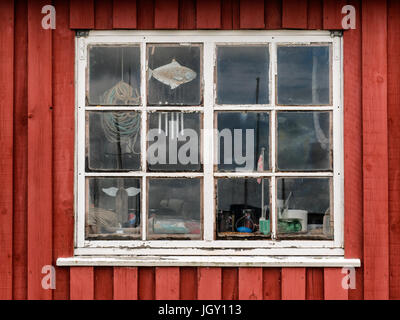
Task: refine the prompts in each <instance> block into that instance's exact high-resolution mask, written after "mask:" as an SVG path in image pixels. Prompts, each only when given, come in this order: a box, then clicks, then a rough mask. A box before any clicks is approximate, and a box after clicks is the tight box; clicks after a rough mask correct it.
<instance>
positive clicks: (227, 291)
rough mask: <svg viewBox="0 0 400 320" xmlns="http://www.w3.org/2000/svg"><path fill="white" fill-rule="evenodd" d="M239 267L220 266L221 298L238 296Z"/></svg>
mask: <svg viewBox="0 0 400 320" xmlns="http://www.w3.org/2000/svg"><path fill="white" fill-rule="evenodd" d="M238 273H239V268H222V300H237V299H238V298H239V281H238Z"/></svg>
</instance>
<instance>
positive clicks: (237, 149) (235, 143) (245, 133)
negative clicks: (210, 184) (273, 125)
mask: <svg viewBox="0 0 400 320" xmlns="http://www.w3.org/2000/svg"><path fill="white" fill-rule="evenodd" d="M217 116H218V120H217V121H218V137H217V139H218V141H219V155H218V156H219V159H218V170H219V171H250V172H251V171H266V170H268V169H269V113H267V112H263V113H257V112H220V113H218V114H217Z"/></svg>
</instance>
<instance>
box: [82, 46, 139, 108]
mask: <svg viewBox="0 0 400 320" xmlns="http://www.w3.org/2000/svg"><path fill="white" fill-rule="evenodd" d="M88 98H89V104H91V105H138V104H139V103H140V48H139V46H129V47H128V46H90V47H89V97H88Z"/></svg>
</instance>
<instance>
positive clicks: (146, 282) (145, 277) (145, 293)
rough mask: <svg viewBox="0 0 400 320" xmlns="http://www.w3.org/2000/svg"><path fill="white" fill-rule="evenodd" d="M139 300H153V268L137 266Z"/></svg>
mask: <svg viewBox="0 0 400 320" xmlns="http://www.w3.org/2000/svg"><path fill="white" fill-rule="evenodd" d="M138 292H139V300H154V297H155V276H154V268H152V267H141V268H139V287H138Z"/></svg>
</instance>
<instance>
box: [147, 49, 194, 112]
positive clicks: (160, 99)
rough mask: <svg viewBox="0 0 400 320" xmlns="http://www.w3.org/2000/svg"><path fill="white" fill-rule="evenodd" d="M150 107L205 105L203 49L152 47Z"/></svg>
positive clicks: (149, 57) (149, 51) (149, 74)
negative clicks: (202, 85)
mask: <svg viewBox="0 0 400 320" xmlns="http://www.w3.org/2000/svg"><path fill="white" fill-rule="evenodd" d="M147 56H148V74H147V78H148V98H147V100H148V104H149V105H200V104H201V62H200V61H201V46H200V45H196V44H192V45H190V46H189V45H187V46H180V45H156V44H149V45H148V49H147Z"/></svg>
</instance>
